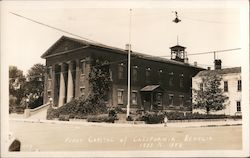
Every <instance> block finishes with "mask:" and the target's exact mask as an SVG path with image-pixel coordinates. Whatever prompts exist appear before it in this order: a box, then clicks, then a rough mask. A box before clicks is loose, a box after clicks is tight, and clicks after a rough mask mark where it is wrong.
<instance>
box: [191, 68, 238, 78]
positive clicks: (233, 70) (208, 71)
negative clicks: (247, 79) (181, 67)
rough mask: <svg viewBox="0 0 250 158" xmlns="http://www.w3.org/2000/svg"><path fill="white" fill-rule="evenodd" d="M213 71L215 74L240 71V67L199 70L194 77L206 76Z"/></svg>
mask: <svg viewBox="0 0 250 158" xmlns="http://www.w3.org/2000/svg"><path fill="white" fill-rule="evenodd" d="M213 73H216V74H231V73H241V67H232V68H226V69H217V70H204V71H200V72H199V73H198V74H197V75H196V76H195V77H199V76H207V75H210V74H213Z"/></svg>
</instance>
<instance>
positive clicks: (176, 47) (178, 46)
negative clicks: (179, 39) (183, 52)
mask: <svg viewBox="0 0 250 158" xmlns="http://www.w3.org/2000/svg"><path fill="white" fill-rule="evenodd" d="M179 48H182V49H186V47H183V46H181V45H179V44H177V45H175V46H173V47H170V49H179Z"/></svg>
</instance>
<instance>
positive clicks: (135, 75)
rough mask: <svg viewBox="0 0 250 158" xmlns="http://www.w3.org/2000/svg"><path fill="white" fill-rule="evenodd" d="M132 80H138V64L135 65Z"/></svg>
mask: <svg viewBox="0 0 250 158" xmlns="http://www.w3.org/2000/svg"><path fill="white" fill-rule="evenodd" d="M132 80H133V81H134V82H136V81H138V67H137V66H133V70H132Z"/></svg>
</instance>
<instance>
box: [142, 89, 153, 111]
mask: <svg viewBox="0 0 250 158" xmlns="http://www.w3.org/2000/svg"><path fill="white" fill-rule="evenodd" d="M143 108H144V110H145V111H150V109H151V94H150V93H144V94H143Z"/></svg>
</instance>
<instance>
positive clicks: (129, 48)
mask: <svg viewBox="0 0 250 158" xmlns="http://www.w3.org/2000/svg"><path fill="white" fill-rule="evenodd" d="M131 14H132V9H131V8H130V9H129V36H128V38H129V41H128V100H127V117H128V116H129V112H130V86H131V85H130V58H131Z"/></svg>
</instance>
